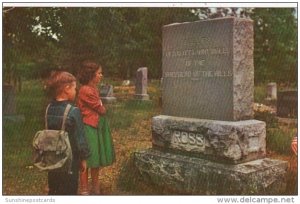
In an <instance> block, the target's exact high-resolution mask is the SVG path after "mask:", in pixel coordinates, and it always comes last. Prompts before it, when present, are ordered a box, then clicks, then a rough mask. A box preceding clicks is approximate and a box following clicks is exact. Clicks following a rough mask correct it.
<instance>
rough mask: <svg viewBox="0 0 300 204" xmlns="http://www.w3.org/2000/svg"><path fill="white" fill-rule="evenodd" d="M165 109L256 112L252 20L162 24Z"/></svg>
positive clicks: (237, 115) (220, 115)
mask: <svg viewBox="0 0 300 204" xmlns="http://www.w3.org/2000/svg"><path fill="white" fill-rule="evenodd" d="M162 70H163V84H162V89H163V90H162V103H163V114H164V115H172V116H179V117H189V118H199V119H213V120H227V121H235V120H246V119H251V118H253V111H252V102H253V85H254V80H253V76H254V68H253V26H252V21H251V20H248V19H237V18H233V17H230V18H220V19H213V20H206V21H197V22H191V23H180V24H171V25H167V26H164V27H163V56H162Z"/></svg>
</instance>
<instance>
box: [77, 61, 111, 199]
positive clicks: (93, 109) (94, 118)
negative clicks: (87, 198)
mask: <svg viewBox="0 0 300 204" xmlns="http://www.w3.org/2000/svg"><path fill="white" fill-rule="evenodd" d="M102 77H103V75H102V68H101V66H100V65H98V64H96V63H93V62H84V63H83V64H82V67H81V69H80V72H79V76H78V79H79V82H80V83H81V84H82V86H81V88H80V90H79V94H78V101H77V105H78V107H79V109H80V110H81V114H82V116H83V123H84V130H85V133H86V136H87V141H88V145H89V147H90V150H91V156H90V157H89V158H88V160H87V167H88V168H91V177H92V194H99V193H100V192H99V178H98V177H99V169H100V167H103V166H109V165H111V164H112V163H113V162H114V160H115V153H114V148H113V142H112V138H111V133H110V129H109V126H108V122H107V121H106V119H105V117H104V115H105V113H106V109H105V107H104V106H103V104H102V102H101V99H100V96H99V91H98V89H97V85H98V84H99V82H100V81H101V79H102ZM80 182H81V194H82V195H86V194H89V191H88V171H85V172H82V173H81V175H80Z"/></svg>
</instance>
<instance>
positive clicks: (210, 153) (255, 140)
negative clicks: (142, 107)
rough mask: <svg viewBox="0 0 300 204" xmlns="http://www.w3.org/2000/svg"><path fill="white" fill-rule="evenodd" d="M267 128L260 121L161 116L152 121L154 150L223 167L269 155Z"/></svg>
mask: <svg viewBox="0 0 300 204" xmlns="http://www.w3.org/2000/svg"><path fill="white" fill-rule="evenodd" d="M265 128H266V124H265V122H262V121H258V120H245V121H217V120H201V119H194V118H182V117H174V116H165V115H159V116H155V117H153V118H152V144H153V147H156V148H159V149H161V150H165V151H171V152H176V153H180V154H186V155H193V156H195V157H201V158H206V159H210V160H214V161H217V162H222V163H241V162H246V161H251V160H254V159H258V158H263V157H265V155H266V140H265V139H266V129H265Z"/></svg>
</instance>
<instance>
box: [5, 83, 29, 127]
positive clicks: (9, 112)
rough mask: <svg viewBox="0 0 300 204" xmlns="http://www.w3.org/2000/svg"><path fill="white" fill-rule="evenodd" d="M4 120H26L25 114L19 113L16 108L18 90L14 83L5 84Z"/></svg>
mask: <svg viewBox="0 0 300 204" xmlns="http://www.w3.org/2000/svg"><path fill="white" fill-rule="evenodd" d="M2 88H3V96H2V101H3V106H2V109H3V112H2V114H3V121H4V122H24V121H25V117H24V115H20V114H17V108H16V92H15V89H14V87H13V86H12V85H9V84H4V85H3V87H2Z"/></svg>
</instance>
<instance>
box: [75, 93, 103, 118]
mask: <svg viewBox="0 0 300 204" xmlns="http://www.w3.org/2000/svg"><path fill="white" fill-rule="evenodd" d="M79 95H80V96H79V97H80V99H81V100H82V101H83V102H84V103H85V104H86V105H88V106H89V107H90V108H91V109H93V110H94V111H96V112H97V113H99V114H100V115H104V114H105V113H106V109H105V107H104V106H103V104H102V101H101V99H100V98H99V96H97V94H96V93H94V91H93V90H91V89H85V90H84V91H82V92H80V94H79Z"/></svg>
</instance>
